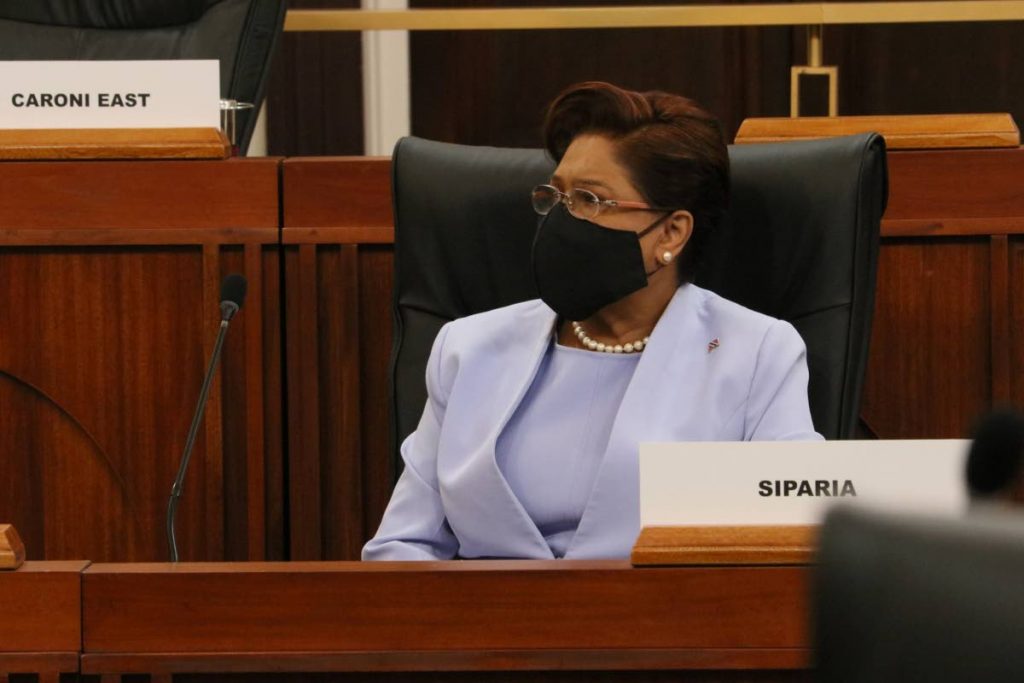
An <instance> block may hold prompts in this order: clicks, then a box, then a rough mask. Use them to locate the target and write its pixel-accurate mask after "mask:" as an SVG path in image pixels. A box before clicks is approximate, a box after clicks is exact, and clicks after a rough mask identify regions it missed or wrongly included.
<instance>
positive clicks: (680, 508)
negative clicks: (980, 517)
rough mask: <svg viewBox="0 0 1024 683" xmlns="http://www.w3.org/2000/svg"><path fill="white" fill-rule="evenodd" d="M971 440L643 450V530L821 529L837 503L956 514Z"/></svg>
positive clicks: (962, 500)
mask: <svg viewBox="0 0 1024 683" xmlns="http://www.w3.org/2000/svg"><path fill="white" fill-rule="evenodd" d="M969 446H970V441H966V440H958V439H942V440H905V441H904V440H900V441H752V442H703V443H644V444H641V445H640V521H641V524H642V525H643V526H693V525H697V526H720V525H725V526H732V525H735V526H759V525H786V524H819V523H820V522H821V519H822V517H823V516H824V513H825V511H826V509H827V508H828V507H829V506H830V505H833V504H835V503H837V502H856V503H863V504H868V505H872V506H878V507H886V508H891V509H898V510H909V511H920V512H932V513H954V514H957V513H960V512H963V511H964V510H965V509H966V507H967V492H966V484H965V476H964V472H965V470H964V466H965V463H966V457H967V451H968V448H969Z"/></svg>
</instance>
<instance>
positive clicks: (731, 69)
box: [410, 0, 802, 147]
mask: <svg viewBox="0 0 1024 683" xmlns="http://www.w3.org/2000/svg"><path fill="white" fill-rule="evenodd" d="M410 4H411V6H413V7H439V6H448V7H451V6H459V7H499V6H502V7H503V6H523V5H537V4H544V3H542V2H538V1H534V2H525V3H524V2H521V1H519V0H500V1H495V0H461V1H458V2H452V1H451V0H414V2H412V3H410ZM560 4H564V5H566V6H572V5H579V6H593V5H604V4H609V5H623V4H626V5H628V4H666V3H657V2H656V3H651V2H642V3H641V2H636V3H630V2H621V1H619V0H608V1H603V2H602V1H598V2H595V1H594V0H571V1H568V2H565V3H560ZM794 32H798V33H800V34H802V30H800V31H796V30H795V29H791V28H789V27H770V28H685V29H642V30H633V29H606V30H551V31H421V32H414V33H412V34H411V36H410V64H411V98H412V102H411V105H412V132H413V134H415V135H419V136H422V137H427V138H430V139H434V140H444V141H448V142H460V143H465V144H480V145H497V146H513V147H536V146H538V145H539V144H540V142H541V139H540V128H541V123H542V121H543V116H544V112H545V110H546V108H547V105H548V103H550V102H551V100H552V99H554V97H555V96H556V95H557V94H558V93H559V92H561V91H562V90H563V89H565V88H566V87H567V86H569V85H571V84H573V83H578V82H580V81H588V80H606V81H611V82H613V83H616V84H619V85H622V86H623V87H627V88H631V89H635V90H666V91H669V92H678V93H682V94H685V95H687V96H689V97H692V98H694V99H696V100H697V101H698V102H700V103H701V104H702V105H704V106H705V107H706V108H707V109H709V110H710V111H713V112H715V114H716V115H717V116H718V117H719V118H720V119H721V120H722V122H723V126H724V128H725V131H726V134H727V136H728V138H729V139H732V136H733V134H734V133H735V131H736V130H737V128H738V127H739V124H740V122H741V121H742V120H743V119H744V118H747V117H749V116H772V115H775V116H783V115H787V114H788V112H789V66H790V64H791V63H792V61H791V60H792V56H793V52H794V50H795V49H798V48H796V47H795V44H796V43H795V40H799V38H796V39H794ZM453 84H454V85H453ZM453 88H454V89H453ZM451 93H454V96H452V95H451Z"/></svg>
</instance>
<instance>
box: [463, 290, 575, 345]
mask: <svg viewBox="0 0 1024 683" xmlns="http://www.w3.org/2000/svg"><path fill="white" fill-rule="evenodd" d="M555 317H556V315H555V312H554V311H552V310H551V309H550V308H549V307H548V306H547V305H546V304H545V303H544V302H543V301H541V300H540V299H531V300H529V301H522V302H519V303H516V304H511V305H508V306H502V307H501V308H495V309H492V310H489V311H483V312H481V313H474V314H472V315H467V316H465V317H462V318H456V319H455V320H452V321H451V322H449V323H448V324H446V325H445V334H446V339H445V344H446V345H452V344H454V345H457V346H464V345H466V344H470V345H475V344H479V343H481V342H486V341H487V340H488V339H501V340H507V341H512V340H517V339H518V340H523V339H528V338H534V337H542V336H545V335H547V334H550V332H551V330H552V325H553V324H554V321H555Z"/></svg>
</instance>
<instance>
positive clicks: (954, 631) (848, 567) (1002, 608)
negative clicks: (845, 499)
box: [813, 510, 1024, 683]
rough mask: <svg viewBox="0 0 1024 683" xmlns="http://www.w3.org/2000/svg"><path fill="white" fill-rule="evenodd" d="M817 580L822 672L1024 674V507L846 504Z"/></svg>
mask: <svg viewBox="0 0 1024 683" xmlns="http://www.w3.org/2000/svg"><path fill="white" fill-rule="evenodd" d="M816 571H817V573H816V577H815V581H814V589H813V599H814V616H813V622H814V625H813V631H814V640H815V659H816V665H817V670H818V680H819V681H821V682H822V683H867V682H868V681H870V682H871V683H889V682H892V683H896V682H897V681H898V682H900V683H903V682H904V681H985V682H986V683H1000V682H1003V681H1021V680H1024V636H1022V634H1024V581H1022V580H1021V577H1022V576H1024V514H1022V513H1021V512H1016V513H1009V512H1003V513H1002V514H998V515H996V514H993V513H989V514H977V515H970V516H967V517H965V518H963V519H959V520H956V519H941V520H940V519H928V518H922V517H916V518H915V517H909V516H906V515H894V514H882V513H878V512H874V513H871V512H865V511H855V510H837V511H835V512H833V513H832V514H830V515H829V516H828V518H827V519H826V522H825V525H824V527H823V529H822V534H821V548H820V551H819V553H818V566H817V570H816Z"/></svg>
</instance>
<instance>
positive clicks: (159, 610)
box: [82, 561, 808, 673]
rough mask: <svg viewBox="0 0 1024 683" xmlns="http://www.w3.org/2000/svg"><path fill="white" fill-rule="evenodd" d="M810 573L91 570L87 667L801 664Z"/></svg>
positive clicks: (509, 566) (397, 567)
mask: <svg viewBox="0 0 1024 683" xmlns="http://www.w3.org/2000/svg"><path fill="white" fill-rule="evenodd" d="M807 573H808V570H807V568H806V567H801V566H789V567H744V566H734V567H720V568H699V567H690V568H664V569H633V568H631V567H630V566H629V564H628V563H627V562H622V561H612V562H573V561H559V562H497V561H477V562H454V563H366V564H363V563H314V564H310V563H289V564H287V565H280V564H277V565H274V564H264V565H260V564H247V565H223V564H206V565H181V566H178V567H170V566H167V565H93V567H91V568H90V569H89V570H87V571H86V573H85V574H84V575H83V612H82V614H83V653H84V655H83V671H84V672H87V673H107V672H110V673H114V672H117V673H125V672H144V671H149V670H153V668H156V670H158V671H173V670H179V671H180V670H189V671H203V670H206V671H210V670H211V669H209V668H207V669H204V667H205V666H211V667H212V666H216V667H225V666H230V668H229V669H228V670H236V671H237V670H245V668H246V667H249V669H248V670H252V669H253V667H254V666H266V665H267V662H268V661H271V660H273V659H275V658H277V657H281V661H282V664H279V665H277V666H276V668H278V669H282V668H286V667H287V668H292V667H295V668H298V667H304V668H307V667H308V668H314V669H315V670H352V669H356V670H371V671H388V670H392V671H394V670H420V671H423V670H427V671H429V670H456V671H458V670H476V669H480V670H495V669H503V670H516V669H524V670H532V669H549V670H550V669H553V670H563V669H564V670H574V669H575V670H599V669H613V670H614V669H624V670H629V669H683V668H688V669H737V668H738V669H748V668H768V669H800V668H803V667H806V666H807V665H808V646H807V642H808V635H807V630H806V629H807V626H806V584H807ZM197 655H198V656H197ZM231 662H234V664H233V665H232V664H231ZM180 667H187V668H185V669H182V668H180ZM217 670H220V669H217Z"/></svg>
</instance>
